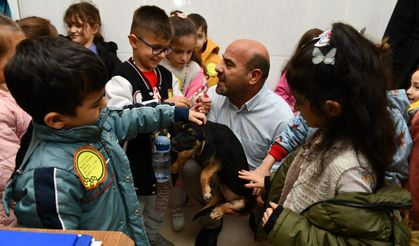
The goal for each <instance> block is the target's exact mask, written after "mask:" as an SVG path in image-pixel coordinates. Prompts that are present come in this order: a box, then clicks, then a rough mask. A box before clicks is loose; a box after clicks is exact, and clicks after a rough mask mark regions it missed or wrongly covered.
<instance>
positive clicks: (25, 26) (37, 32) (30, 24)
mask: <svg viewBox="0 0 419 246" xmlns="http://www.w3.org/2000/svg"><path fill="white" fill-rule="evenodd" d="M16 23H17V24H18V25H19V26H20V28H21V29H22V31H23V32H24V33H25V36H26V38H39V37H43V36H51V37H58V32H57V29H56V28H55V26H54V25H52V24H51V22H50V21H49V20H47V19H44V18H42V17H38V16H29V17H25V18H22V19H20V20H17V21H16Z"/></svg>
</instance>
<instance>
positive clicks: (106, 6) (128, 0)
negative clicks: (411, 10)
mask: <svg viewBox="0 0 419 246" xmlns="http://www.w3.org/2000/svg"><path fill="white" fill-rule="evenodd" d="M9 1H10V2H11V5H12V6H17V8H18V11H19V13H20V17H21V18H23V17H26V16H31V15H37V16H41V17H44V18H47V19H49V20H50V21H51V22H52V23H53V24H54V25H55V26H56V27H57V29H58V30H59V32H60V33H63V34H65V29H64V24H63V21H62V18H63V15H64V11H65V9H66V8H67V7H68V6H69V5H70V4H72V3H74V2H76V1H73V0H9ZM396 1H397V0H385V1H383V0H154V1H152V0H94V1H93V3H94V4H95V5H96V6H97V7H98V9H99V11H100V13H101V17H102V22H103V23H102V24H103V30H102V34H103V35H104V37H105V39H106V40H112V41H115V42H116V43H117V44H118V46H119V50H118V56H119V57H120V58H121V60H125V59H127V58H128V57H129V56H130V53H131V49H130V46H129V43H128V39H127V36H128V34H129V29H130V25H131V18H132V15H133V12H134V10H135V9H136V8H138V7H139V6H141V5H145V4H147V5H157V6H159V7H161V8H163V9H165V10H166V12H167V13H169V12H170V11H172V10H175V9H179V10H182V11H184V12H185V13H186V14H189V13H192V12H196V13H199V14H201V15H202V16H204V17H205V18H206V20H207V22H208V26H209V36H210V37H211V38H212V39H214V40H215V41H216V42H217V43H218V44H219V45H220V46H221V51H222V52H223V51H224V49H225V47H226V46H227V45H228V44H229V43H230V42H231V41H233V40H234V39H237V38H252V39H256V40H258V41H260V42H262V43H263V44H265V45H266V46H267V48H268V50H269V52H270V56H271V71H270V75H269V78H268V82H267V83H268V86H269V87H270V88H274V86H275V84H276V82H277V81H278V79H279V76H280V71H281V68H282V66H283V64H284V63H285V61H286V60H287V58H288V57H289V56H290V54H291V53H292V52H293V50H294V48H295V45H296V43H297V42H298V39H299V37H300V36H301V35H302V33H304V32H305V31H306V30H308V29H310V28H313V27H318V28H321V29H328V28H329V27H330V25H331V23H333V22H336V21H342V22H346V23H349V24H351V25H353V26H354V27H355V28H357V29H361V28H363V27H366V28H367V29H366V35H367V36H368V37H370V38H371V39H372V40H374V41H379V40H380V39H381V37H382V35H383V33H384V30H385V28H386V25H387V22H388V20H389V18H390V15H391V13H392V11H393V8H394V6H395V4H396ZM15 18H18V17H17V16H16V17H15Z"/></svg>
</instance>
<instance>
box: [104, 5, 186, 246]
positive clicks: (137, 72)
mask: <svg viewBox="0 0 419 246" xmlns="http://www.w3.org/2000/svg"><path fill="white" fill-rule="evenodd" d="M172 36H173V31H172V28H171V25H170V20H169V17H168V16H167V14H166V12H165V11H164V10H162V9H160V8H159V7H156V6H147V5H146V6H142V7H140V8H138V9H137V10H136V11H135V12H134V16H133V19H132V25H131V31H130V34H129V36H128V39H129V42H130V44H131V46H132V53H133V55H132V57H131V58H129V59H128V60H127V61H125V62H124V63H122V64H121V65H120V66H118V67H117V68H116V69H115V71H114V74H113V77H112V78H111V80H110V81H109V82H108V84H107V85H106V97H107V98H108V102H109V105H110V106H114V107H123V106H125V105H129V104H132V103H143V104H146V103H148V102H151V101H155V102H160V101H165V102H172V103H175V104H176V105H179V106H190V104H189V102H188V100H187V99H186V98H185V97H183V96H182V93H181V92H180V90H179V86H178V82H177V79H176V77H175V76H174V75H173V74H172V73H171V72H170V71H169V70H167V69H166V68H164V67H163V66H161V65H159V63H160V61H161V60H162V59H163V58H164V57H165V55H167V54H169V53H170V52H171V50H172V49H171V47H170V46H169V43H170V40H171V38H172ZM151 146H152V144H151V136H150V134H140V135H138V136H137V137H136V138H135V139H133V140H131V141H130V142H128V143H127V145H126V146H125V147H126V153H127V156H128V159H129V161H130V164H131V170H132V173H133V177H134V185H135V187H136V191H137V195H138V199H139V200H140V202H141V204H142V206H143V209H144V210H143V216H144V224H145V227H146V232H147V235H148V238H149V240H150V243H151V245H159V246H165V245H173V244H172V243H171V242H169V241H168V240H167V239H165V238H164V237H163V236H161V234H160V227H161V225H162V224H163V220H164V214H165V212H166V211H167V207H168V200H169V189H170V182H169V181H168V182H164V183H157V180H156V177H155V175H154V171H153V167H152V148H151Z"/></svg>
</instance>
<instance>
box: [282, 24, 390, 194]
mask: <svg viewBox="0 0 419 246" xmlns="http://www.w3.org/2000/svg"><path fill="white" fill-rule="evenodd" d="M315 43H316V40H314V41H311V42H309V43H308V44H306V45H305V46H304V48H303V49H302V50H301V52H299V53H298V54H297V55H295V56H294V57H292V58H291V60H290V63H289V67H288V70H287V80H288V83H289V86H290V88H291V90H292V91H296V92H298V93H300V94H302V95H304V96H305V97H306V99H307V100H308V101H309V102H310V104H311V109H312V111H313V112H315V113H317V114H319V115H323V116H324V117H328V116H327V115H326V114H325V112H324V111H323V109H322V108H323V105H324V103H325V102H326V100H333V101H336V102H338V103H340V105H341V107H342V114H341V115H340V116H338V117H333V118H332V117H328V123H327V125H326V126H325V127H324V128H322V129H319V131H318V134H322V138H321V140H320V143H319V145H318V146H317V147H316V150H319V151H320V153H321V154H322V156H323V158H324V156H325V153H326V152H327V151H328V150H329V149H330V147H332V146H333V145H334V144H335V143H337V142H340V141H343V142H347V143H351V144H352V146H353V148H354V149H355V151H356V152H357V153H358V154H362V155H363V156H365V158H366V159H367V160H368V162H369V163H370V165H371V166H372V168H373V170H374V173H375V175H376V178H377V186H376V188H379V187H381V186H382V185H383V182H384V172H385V170H386V168H387V166H389V165H390V164H391V163H392V160H393V155H394V153H395V151H396V139H395V134H394V132H395V131H394V124H393V121H392V118H391V116H390V113H389V111H388V109H387V99H386V83H387V82H388V73H386V72H385V67H384V64H383V59H380V56H381V54H380V52H381V51H380V49H379V48H378V47H377V46H376V45H374V44H373V43H372V42H371V41H369V40H368V39H366V38H365V37H363V36H362V35H361V34H360V33H359V32H358V31H357V30H355V29H354V28H353V27H351V26H349V25H347V24H343V23H334V24H333V25H332V33H331V38H330V44H329V45H328V46H325V47H320V50H321V51H322V53H323V54H327V53H328V51H329V50H330V49H332V48H336V55H335V64H334V65H331V64H325V63H323V62H321V63H319V64H313V62H312V58H313V55H312V53H313V49H314V44H315Z"/></svg>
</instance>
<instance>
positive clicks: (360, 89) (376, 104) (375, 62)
mask: <svg viewBox="0 0 419 246" xmlns="http://www.w3.org/2000/svg"><path fill="white" fill-rule="evenodd" d="M378 54H379V50H378V48H377V47H376V46H375V45H374V44H372V43H371V42H370V41H369V40H367V39H366V38H364V37H363V36H362V35H361V34H360V33H358V31H356V30H355V29H354V28H352V27H351V26H348V25H345V24H342V23H335V24H333V26H332V30H331V31H326V32H325V33H323V34H322V35H320V37H319V38H318V39H316V40H314V41H312V42H309V43H308V44H307V45H305V46H304V47H303V48H302V50H301V52H300V53H299V54H297V55H296V56H294V57H293V58H292V59H291V61H290V63H289V67H288V69H287V79H288V83H289V86H290V88H291V91H292V92H293V94H294V96H295V98H296V108H297V110H299V111H301V114H302V117H303V118H304V119H305V120H306V122H307V125H308V126H309V127H312V128H318V130H317V131H316V132H315V133H314V134H313V136H312V137H310V138H309V139H308V140H307V142H306V143H305V144H304V145H303V146H302V148H301V150H300V151H299V152H298V153H297V155H296V157H295V158H294V160H293V161H292V163H291V166H290V167H289V169H288V171H287V172H286V178H285V177H283V176H280V175H281V174H283V173H282V172H278V173H277V175H278V177H275V178H277V179H279V181H280V182H283V183H282V184H283V185H282V188H281V191H280V194H281V195H280V198H279V202H278V203H273V202H271V203H270V204H269V207H268V208H267V209H266V211H265V213H264V216H263V219H262V222H263V224H264V229H265V230H266V231H267V232H268V233H270V234H269V241H270V242H271V243H273V244H278V243H279V242H286V243H287V244H290V245H296V244H310V245H311V244H312V245H322V244H359V243H361V242H362V243H366V244H374V243H378V242H380V243H381V242H393V243H396V244H400V245H407V242H408V240H409V238H408V236H407V235H408V232H407V229H406V228H405V227H403V226H402V225H401V224H400V222H399V221H397V219H395V218H394V217H393V216H389V214H391V213H392V212H393V210H395V209H398V208H407V207H408V206H409V203H410V197H409V194H408V193H407V192H406V191H405V190H403V189H402V188H398V187H396V186H385V185H384V177H385V170H386V169H387V167H388V166H389V165H391V164H392V162H393V155H394V153H395V151H396V147H397V145H396V144H397V143H396V138H395V137H394V126H393V121H392V115H391V113H390V111H389V110H388V109H387V107H386V105H387V101H386V97H385V88H386V82H387V78H386V76H385V71H384V67H383V66H382V62H381V61H380V58H379V55H378ZM371 129H373V131H372V130H371ZM383 203H385V204H386V205H387V206H382V204H383ZM366 208H367V209H366ZM378 208H380V210H379V209H378ZM330 214H333V216H329V215H330ZM371 221H374V225H373V226H371V224H370V222H371ZM297 224H298V226H297ZM389 227H390V228H389ZM360 240H362V241H360Z"/></svg>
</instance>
